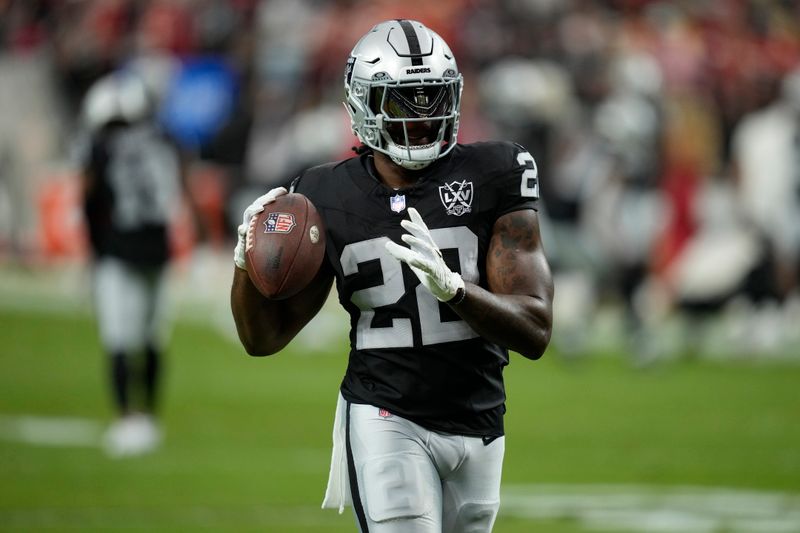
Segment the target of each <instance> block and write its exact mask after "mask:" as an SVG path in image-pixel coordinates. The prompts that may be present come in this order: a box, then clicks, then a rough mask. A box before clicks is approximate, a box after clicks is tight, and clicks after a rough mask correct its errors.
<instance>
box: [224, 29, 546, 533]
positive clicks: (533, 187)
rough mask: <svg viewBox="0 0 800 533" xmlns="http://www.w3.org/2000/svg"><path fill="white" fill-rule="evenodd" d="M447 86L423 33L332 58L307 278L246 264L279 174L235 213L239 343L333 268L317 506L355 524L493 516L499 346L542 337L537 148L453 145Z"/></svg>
mask: <svg viewBox="0 0 800 533" xmlns="http://www.w3.org/2000/svg"><path fill="white" fill-rule="evenodd" d="M461 88H462V77H461V74H460V73H459V71H458V67H457V66H456V62H455V60H454V58H453V54H452V53H451V51H450V49H449V48H448V46H447V44H446V43H445V42H444V41H443V40H442V39H441V38H440V37H439V36H438V35H437V34H435V33H434V32H432V31H431V30H429V29H428V28H426V27H425V26H423V25H422V24H420V23H419V22H415V21H409V20H393V21H387V22H384V23H381V24H378V25H377V26H375V27H374V28H373V29H372V30H371V31H370V32H369V33H367V34H366V35H365V36H364V37H363V38H362V39H361V40H360V41H359V42H358V44H356V46H355V48H354V49H353V51H352V53H351V56H350V58H349V60H348V61H347V66H346V70H345V97H346V101H345V104H346V107H347V109H348V111H349V113H350V117H351V120H352V126H353V130H354V132H355V133H356V134H357V135H358V137H359V139H360V140H361V141H362V142H363V145H364V146H363V147H362V149H361V150H359V152H361V153H360V155H359V156H358V157H354V158H352V159H348V160H346V161H342V162H339V163H331V164H327V165H322V166H319V167H315V168H312V169H309V170H307V171H305V172H304V173H302V174H301V175H300V176H299V177H297V179H295V181H294V183H293V185H292V189H293V190H294V191H296V192H299V193H302V194H305V195H306V196H308V198H309V199H310V200H311V201H312V202H313V203H314V205H315V206H316V207H317V209H318V210H319V212H320V214H321V215H322V218H323V219H324V221H325V224H326V226H327V250H326V261H324V263H323V266H322V269H321V271H320V273H319V274H318V276H317V277H316V279H315V280H314V281H313V282H312V283H311V285H310V286H309V287H307V288H306V289H305V290H304V291H303V292H301V293H300V294H299V295H298V296H296V297H293V298H291V299H288V300H282V301H270V300H266V299H264V298H263V297H261V296H260V294H259V293H258V292H257V290H256V289H255V287H254V286H253V285H252V284H251V282H250V280H249V278H248V275H247V273H246V271H245V270H244V259H243V255H244V246H245V229H246V227H247V225H248V222H249V220H250V218H251V217H252V216H254V215H255V214H256V213H258V212H260V211H261V210H263V206H264V205H265V204H267V203H269V202H271V201H274V199H275V198H277V197H278V196H280V195H281V194H285V193H286V190H285V189H281V188H279V189H273V190H272V191H269V192H268V193H267V194H265V195H264V196H262V197H261V198H259V199H257V200H256V201H255V202H254V203H253V204H252V205H251V206H250V207H248V208H247V210H245V213H244V217H243V224H242V226H240V228H239V236H240V239H239V243H238V245H237V248H236V251H235V254H234V260H235V263H236V265H237V267H238V268H236V269H235V274H234V280H233V287H232V294H231V301H232V307H233V314H234V318H235V320H236V325H237V328H238V332H239V337H240V339H241V341H242V343H243V345H244V346H245V348H246V350H247V351H248V353H250V354H251V355H269V354H272V353H275V352H278V351H279V350H281V349H282V348H283V347H284V346H286V344H287V343H289V342H290V341H291V340H292V338H293V337H294V336H295V335H296V334H297V332H298V331H299V330H300V329H301V328H302V327H303V326H304V325H305V324H306V323H307V322H308V321H309V320H310V319H311V318H312V317H313V316H314V315H315V314H316V313H317V312H318V311H319V309H320V307H321V306H322V304H323V302H324V301H325V298H326V296H327V295H328V292H329V290H330V287H331V284H332V281H333V280H334V279H335V280H336V287H337V289H338V294H339V300H340V302H341V304H342V306H344V308H345V309H346V310H347V311H348V313H349V314H350V321H351V330H350V357H349V363H348V366H347V372H346V374H345V377H344V380H343V382H342V385H341V394H340V397H339V404H338V407H337V413H336V421H335V423H334V424H335V428H334V452H333V458H332V464H331V472H330V478H329V483H328V490H327V492H326V497H325V501H324V503H323V506H324V507H339V508H340V511H341V509H342V507H343V506H344V505H345V504H352V505H353V508H354V510H355V514H356V519H357V523H358V526H359V528H360V530H361V531H363V532H366V531H372V532H387V531H392V532H395V531H397V532H417V531H425V532H427V531H430V532H434V531H436V532H438V531H447V532H451V531H470V532H478V531H489V530H491V528H492V525H493V523H494V520H495V517H496V515H497V510H498V507H499V495H500V475H501V469H502V460H503V453H504V446H505V440H504V430H503V414H504V412H505V391H504V386H503V368H504V367H505V366H506V365H507V364H508V362H509V357H508V350H514V351H516V352H519V353H520V354H522V355H523V356H524V357H526V358H528V359H538V358H539V357H540V356H541V355H542V353H543V352H544V350H545V348H546V347H547V344H548V342H549V340H550V333H551V321H552V298H553V285H552V279H551V275H550V269H549V267H548V264H547V261H546V259H545V256H544V252H543V250H542V246H541V242H540V237H539V223H538V218H537V212H536V209H537V199H538V195H539V194H538V190H539V186H538V181H537V170H536V164H535V162H534V159H533V157H531V155H530V154H529V153H528V152H527V151H526V150H525V149H524V148H522V147H521V146H519V145H516V144H513V143H510V142H491V143H478V144H471V145H459V144H456V134H457V130H458V121H459V107H460V97H461ZM520 90H524V88H523V87H521V88H520Z"/></svg>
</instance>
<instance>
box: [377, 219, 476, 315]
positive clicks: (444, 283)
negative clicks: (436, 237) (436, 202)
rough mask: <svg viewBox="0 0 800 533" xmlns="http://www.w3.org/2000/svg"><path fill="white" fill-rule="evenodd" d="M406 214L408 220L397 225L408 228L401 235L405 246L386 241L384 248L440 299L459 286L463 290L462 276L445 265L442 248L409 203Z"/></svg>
mask: <svg viewBox="0 0 800 533" xmlns="http://www.w3.org/2000/svg"><path fill="white" fill-rule="evenodd" d="M408 216H409V217H410V218H411V220H403V221H402V222H400V225H401V226H403V229H405V230H406V231H408V233H407V234H405V235H403V236H402V237H401V239H403V242H404V243H406V244H408V246H409V248H406V247H405V246H400V245H399V244H397V243H394V242H391V241H390V242H387V243H386V250H387V251H388V252H389V253H390V254H392V255H393V256H394V257H395V258H397V259H399V260H400V261H402V262H404V263H405V264H407V265H408V266H410V267H411V270H413V271H414V274H416V275H417V277H418V278H419V280H420V281H421V282H422V284H423V285H424V286H425V287H426V288H427V289H428V290H429V291H431V294H433V295H434V296H435V297H436V299H437V300H439V301H440V302H449V301H450V300H452V299H453V298H454V297H455V296H456V295H457V294H458V292H459V290H460V291H462V294H463V290H464V280H463V279H462V278H461V276H460V275H459V274H456V273H455V272H453V271H452V270H450V269H449V268H447V265H446V264H445V262H444V259H443V258H442V252H441V251H440V250H439V247H438V246H436V243H435V242H433V238H432V237H431V232H430V230H429V229H428V226H426V225H425V222H423V221H422V217H421V216H420V214H419V213H418V212H417V210H416V209H414V208H413V207H409V208H408ZM409 234H410V235H409Z"/></svg>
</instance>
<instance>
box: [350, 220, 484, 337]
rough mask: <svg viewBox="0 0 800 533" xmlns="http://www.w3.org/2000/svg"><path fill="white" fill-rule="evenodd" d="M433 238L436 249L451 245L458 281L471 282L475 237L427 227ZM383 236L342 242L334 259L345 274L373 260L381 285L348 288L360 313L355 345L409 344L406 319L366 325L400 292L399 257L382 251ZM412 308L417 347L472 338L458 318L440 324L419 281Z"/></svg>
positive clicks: (402, 289)
mask: <svg viewBox="0 0 800 533" xmlns="http://www.w3.org/2000/svg"><path fill="white" fill-rule="evenodd" d="M431 237H432V238H433V241H434V242H435V243H436V245H437V246H439V248H440V249H441V250H449V249H455V250H457V251H458V261H459V266H460V269H461V277H462V278H464V281H468V282H470V283H477V282H478V280H479V278H480V275H479V273H478V237H477V235H475V234H474V233H473V232H472V231H471V230H470V229H469V228H468V227H466V226H456V227H452V228H438V229H433V230H431ZM387 242H389V238H388V237H377V238H374V239H368V240H366V241H360V242H355V243H351V244H348V245H347V246H345V247H344V249H343V250H342V255H341V257H340V262H341V265H342V271H343V273H344V275H345V276H350V275H353V274H356V273H358V265H359V264H363V263H366V262H369V261H375V260H378V261H379V263H380V268H381V272H382V273H383V283H382V284H380V285H375V286H372V287H368V288H366V289H361V290H357V291H354V292H353V294H352V295H351V296H350V301H351V302H353V304H355V306H356V307H358V309H359V311H360V315H359V318H358V324H357V326H356V349H359V350H367V349H372V348H409V347H412V346H414V334H413V330H412V327H411V319H410V318H393V319H392V325H391V326H387V327H381V328H376V327H372V320H373V319H374V318H375V309H376V308H378V307H383V306H386V305H391V304H394V303H397V302H398V301H399V300H400V298H402V297H403V295H404V294H405V293H406V287H405V283H404V282H403V270H402V264H401V263H400V261H398V260H397V259H395V258H394V257H393V256H392V255H390V254H389V252H387V251H386V243H387ZM415 294H416V299H417V310H418V311H419V322H420V331H421V332H422V344H423V346H427V345H431V344H439V343H442V342H453V341H459V340H466V339H472V338H475V337H477V336H478V334H477V333H475V331H473V329H472V328H471V327H470V326H469V325H468V324H467V323H466V322H465V321H463V320H454V321H449V322H443V321H442V318H441V316H440V313H439V301H438V300H437V299H436V298H435V297H434V296H433V295H432V294H431V293H430V292H429V291H428V289H426V288H425V286H424V285H422V284H421V283H420V284H419V285H417V287H416V289H415Z"/></svg>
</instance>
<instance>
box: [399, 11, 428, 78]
mask: <svg viewBox="0 0 800 533" xmlns="http://www.w3.org/2000/svg"><path fill="white" fill-rule="evenodd" d="M397 22H398V23H400V27H401V28H402V29H403V33H405V34H406V40H407V41H408V53H409V55H410V56H411V64H412V65H413V66H415V67H416V66H418V65H421V64H422V49H421V48H420V47H419V37H417V31H416V30H415V29H414V26H413V24H411V23H410V22H409V21H407V20H403V19H397Z"/></svg>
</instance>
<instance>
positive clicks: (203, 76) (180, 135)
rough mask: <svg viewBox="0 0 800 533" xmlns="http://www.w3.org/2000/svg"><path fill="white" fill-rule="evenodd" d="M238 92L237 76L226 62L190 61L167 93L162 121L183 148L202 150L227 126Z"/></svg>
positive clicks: (209, 59)
mask: <svg viewBox="0 0 800 533" xmlns="http://www.w3.org/2000/svg"><path fill="white" fill-rule="evenodd" d="M238 92H239V80H238V76H237V74H236V73H235V72H234V71H233V69H231V68H230V66H229V65H228V64H227V63H226V62H225V61H224V60H223V59H221V58H217V57H202V58H197V59H191V60H189V61H187V62H186V63H185V64H184V65H183V67H182V68H181V71H180V72H179V73H178V75H177V76H176V77H175V80H174V82H173V83H172V86H171V87H170V88H169V90H168V91H167V94H166V97H165V99H164V102H163V105H162V108H161V112H160V114H159V119H160V121H161V123H162V124H163V126H164V128H165V129H166V131H167V132H169V133H170V134H171V135H172V136H173V137H174V138H175V139H176V140H177V141H178V142H179V143H180V144H181V145H183V146H184V147H185V148H188V149H192V150H199V149H200V148H202V147H204V146H205V145H207V144H208V143H209V142H211V141H212V140H213V139H214V136H215V135H216V134H217V133H218V132H219V130H220V129H221V128H222V127H223V126H224V125H225V124H226V122H227V121H228V119H229V118H230V116H231V114H232V112H233V110H234V109H235V105H236V100H237V97H238Z"/></svg>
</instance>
